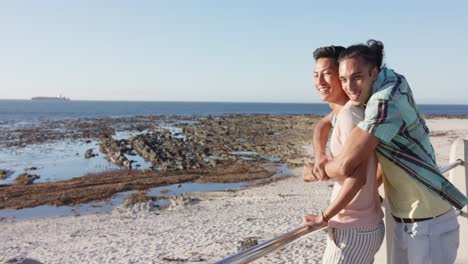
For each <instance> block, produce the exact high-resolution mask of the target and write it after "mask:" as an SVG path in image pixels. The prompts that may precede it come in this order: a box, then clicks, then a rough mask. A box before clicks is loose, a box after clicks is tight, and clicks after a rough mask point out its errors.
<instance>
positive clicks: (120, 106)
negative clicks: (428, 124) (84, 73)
mask: <svg viewBox="0 0 468 264" xmlns="http://www.w3.org/2000/svg"><path fill="white" fill-rule="evenodd" d="M419 110H420V112H421V113H423V114H431V115H468V105H431V104H427V105H419ZM329 111H330V109H329V107H328V105H327V104H322V103H319V104H317V103H216V102H130V101H122V102H119V101H63V102H62V101H48V102H45V101H32V100H0V121H40V120H43V119H52V120H60V119H69V118H72V119H74V118H93V117H128V116H137V115H182V116H183V115H224V114H272V115H283V114H315V115H325V114H326V113H328V112H329Z"/></svg>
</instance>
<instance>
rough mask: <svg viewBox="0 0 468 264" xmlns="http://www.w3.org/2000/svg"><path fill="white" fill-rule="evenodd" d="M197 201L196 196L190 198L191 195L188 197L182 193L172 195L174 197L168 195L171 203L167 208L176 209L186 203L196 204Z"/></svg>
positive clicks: (184, 205) (186, 204)
mask: <svg viewBox="0 0 468 264" xmlns="http://www.w3.org/2000/svg"><path fill="white" fill-rule="evenodd" d="M199 201H200V200H199V199H197V198H192V197H189V196H185V195H184V194H182V195H178V196H174V197H170V198H169V202H170V203H171V205H169V207H168V209H169V210H175V209H178V208H182V207H186V206H188V205H192V204H196V203H198V202H199Z"/></svg>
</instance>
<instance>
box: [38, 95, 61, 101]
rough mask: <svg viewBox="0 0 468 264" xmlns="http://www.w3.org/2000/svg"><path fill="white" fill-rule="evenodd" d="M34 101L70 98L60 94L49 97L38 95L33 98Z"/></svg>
mask: <svg viewBox="0 0 468 264" xmlns="http://www.w3.org/2000/svg"><path fill="white" fill-rule="evenodd" d="M31 100H33V101H70V98H67V97H65V96H62V95H60V96H58V97H48V96H36V97H33V98H31Z"/></svg>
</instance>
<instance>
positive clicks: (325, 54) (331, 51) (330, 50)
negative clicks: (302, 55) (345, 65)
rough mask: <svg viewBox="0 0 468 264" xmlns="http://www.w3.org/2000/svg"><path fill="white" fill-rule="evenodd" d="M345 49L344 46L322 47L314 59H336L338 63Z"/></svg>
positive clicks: (316, 51)
mask: <svg viewBox="0 0 468 264" xmlns="http://www.w3.org/2000/svg"><path fill="white" fill-rule="evenodd" d="M344 50H345V48H344V47H342V46H333V45H332V46H326V47H320V48H318V49H316V50H315V51H314V59H315V61H318V59H321V58H329V59H335V60H337V62H338V57H339V56H340V53H341V52H342V51H344Z"/></svg>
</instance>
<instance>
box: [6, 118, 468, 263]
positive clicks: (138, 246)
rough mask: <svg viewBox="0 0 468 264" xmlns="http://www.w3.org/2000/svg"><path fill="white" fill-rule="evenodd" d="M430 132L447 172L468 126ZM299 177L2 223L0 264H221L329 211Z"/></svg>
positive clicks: (317, 250)
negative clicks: (157, 203) (160, 206)
mask: <svg viewBox="0 0 468 264" xmlns="http://www.w3.org/2000/svg"><path fill="white" fill-rule="evenodd" d="M428 126H429V127H430V129H431V131H432V132H433V133H435V134H437V133H440V134H443V135H441V136H435V137H433V138H432V142H433V144H434V147H435V149H436V153H437V160H438V162H439V165H440V166H442V165H446V164H447V162H448V155H449V150H450V145H449V144H450V143H451V142H453V141H454V140H455V139H456V138H457V137H459V136H461V137H468V120H461V119H431V120H429V121H428ZM442 132H443V133H442ZM445 132H446V133H445ZM296 173H297V175H296V176H295V177H292V178H289V179H286V180H283V181H280V182H276V183H272V184H269V185H266V186H261V187H254V188H249V189H244V190H239V191H235V192H216V193H206V194H196V195H191V196H193V197H198V198H200V202H199V203H196V204H193V205H188V206H182V207H178V208H175V209H172V210H162V211H153V212H139V213H135V214H131V213H128V212H127V213H119V212H117V211H114V212H113V213H104V214H96V215H85V216H69V217H59V218H45V219H33V220H26V221H18V222H0V262H2V261H7V260H9V259H12V258H17V259H21V258H29V259H34V260H36V261H40V262H43V263H213V262H214V261H216V260H220V259H222V258H224V257H226V256H228V255H230V254H233V253H236V252H237V247H238V245H239V244H238V241H240V240H242V239H244V238H247V237H254V238H256V239H258V241H259V242H263V241H265V240H268V239H271V238H273V237H275V236H277V235H280V234H282V233H284V232H287V231H289V230H292V229H294V228H296V227H298V226H299V224H300V222H301V217H302V215H303V214H304V213H315V212H318V211H320V210H322V209H323V208H325V207H326V205H327V203H328V197H329V194H330V190H329V188H328V183H324V182H320V183H308V184H306V183H304V182H303V181H302V177H301V176H300V174H301V171H300V170H296ZM324 248H325V235H324V233H323V232H319V233H317V234H312V235H310V236H308V237H307V238H305V239H302V240H300V241H297V242H295V243H293V244H291V245H289V246H288V247H287V248H286V249H283V250H282V251H280V252H278V253H274V254H272V255H270V256H268V257H266V258H263V259H260V260H258V261H257V262H256V263H320V259H321V256H322V252H323V250H324Z"/></svg>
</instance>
